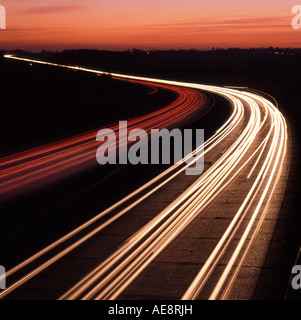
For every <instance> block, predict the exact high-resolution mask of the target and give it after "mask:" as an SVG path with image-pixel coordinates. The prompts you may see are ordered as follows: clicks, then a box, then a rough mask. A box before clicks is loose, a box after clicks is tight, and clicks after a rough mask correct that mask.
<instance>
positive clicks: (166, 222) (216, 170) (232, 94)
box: [0, 56, 290, 300]
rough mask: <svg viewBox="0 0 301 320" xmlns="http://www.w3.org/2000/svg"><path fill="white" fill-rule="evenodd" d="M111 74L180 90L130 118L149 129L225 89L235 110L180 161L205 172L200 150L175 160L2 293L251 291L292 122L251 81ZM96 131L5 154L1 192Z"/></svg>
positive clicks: (201, 295)
mask: <svg viewBox="0 0 301 320" xmlns="http://www.w3.org/2000/svg"><path fill="white" fill-rule="evenodd" d="M6 57H7V58H11V59H18V60H24V61H27V62H31V63H43V64H50V65H54V66H59V67H66V68H73V69H80V70H82V71H87V72H94V73H100V74H101V73H102V72H101V71H97V70H91V69H85V68H79V67H72V66H62V65H57V64H53V63H46V62H40V61H35V60H30V59H23V58H17V57H13V56H6ZM112 76H113V77H117V78H120V79H124V80H129V81H137V82H141V83H144V84H146V85H150V86H153V87H162V86H164V87H165V88H170V89H171V90H176V91H177V92H178V94H179V98H178V100H177V102H176V103H175V104H174V105H172V107H170V106H169V107H167V109H165V110H164V109H163V110H162V112H160V111H158V112H157V113H156V114H155V115H152V116H151V120H150V117H148V116H145V118H143V119H139V122H135V121H136V120H135V119H133V120H132V121H133V125H139V126H140V127H141V126H145V127H143V128H146V130H149V129H150V128H152V127H153V126H157V127H160V128H163V127H166V126H168V125H171V127H173V126H175V125H178V124H179V122H181V121H183V120H184V119H185V118H186V116H187V115H193V114H194V113H195V112H196V111H197V109H199V108H200V109H201V107H202V105H203V104H204V101H205V100H206V94H207V95H208V94H214V95H219V96H221V97H223V98H225V99H227V100H228V101H229V102H230V103H231V106H232V114H231V116H230V117H229V119H228V120H227V121H226V122H225V123H224V124H223V126H222V127H221V128H219V130H217V131H216V132H215V133H214V134H213V135H212V136H211V138H209V139H208V140H207V141H205V143H204V145H201V146H200V147H198V148H197V149H196V150H194V153H193V154H191V155H188V156H187V157H186V158H185V159H183V160H186V162H187V159H188V158H192V157H193V156H194V155H195V154H198V157H204V159H205V170H204V173H203V174H202V175H200V176H187V175H185V169H186V168H187V167H189V166H192V167H193V164H194V162H193V161H196V160H197V159H196V158H193V159H191V160H192V162H191V163H190V164H188V165H187V164H186V162H184V161H180V162H178V163H176V164H175V165H171V166H170V167H169V168H168V169H167V170H165V171H164V172H162V173H161V174H159V175H158V176H156V177H155V178H153V179H152V180H150V181H149V182H148V183H146V184H144V185H142V186H141V187H140V188H138V189H137V190H135V191H134V192H132V193H130V194H129V195H128V196H126V197H125V198H123V199H120V201H119V202H117V203H115V204H114V205H112V206H111V207H109V208H107V209H106V210H104V211H103V212H100V213H99V214H98V215H97V216H95V217H94V218H93V219H91V220H89V221H87V222H86V223H84V224H83V225H81V226H79V227H78V228H77V229H75V230H73V231H72V232H70V233H68V234H67V235H66V236H64V237H62V238H60V239H58V240H57V241H56V242H54V243H53V244H51V245H50V246H48V247H46V248H45V249H44V250H42V251H40V252H38V253H37V254H35V255H33V256H32V257H29V258H28V259H27V260H25V261H24V262H22V263H20V264H19V265H17V266H16V267H14V268H12V269H11V270H8V272H7V282H8V287H7V289H6V290H3V291H1V292H0V298H6V299H14V298H18V299H20V298H21V299H28V298H33V299H35V298H37V299H39V298H47V299H70V300H71V299H84V300H85V299H96V300H113V299H183V300H195V299H212V300H214V299H251V298H252V295H253V292H254V289H255V287H256V285H257V279H258V277H259V275H260V271H261V266H262V263H263V261H264V258H265V255H266V252H267V250H268V247H269V242H270V240H271V237H272V234H273V228H274V226H275V223H276V222H277V218H278V214H279V208H280V206H281V202H282V197H283V194H284V191H285V185H286V179H287V174H288V167H289V161H290V155H289V153H288V143H289V142H288V133H287V126H286V121H285V119H284V117H283V116H282V114H281V113H280V112H279V110H278V109H277V105H276V104H275V103H274V102H272V101H271V100H268V99H267V98H265V97H264V96H263V95H261V94H259V93H255V92H252V91H250V90H246V89H239V88H236V89H231V88H225V87H216V86H208V85H201V84H195V83H182V82H176V81H168V80H162V79H151V78H145V77H136V76H128V75H120V74H112ZM204 93H205V94H204ZM187 97H188V98H187ZM179 99H180V100H179ZM177 108H178V109H177ZM175 110H176V111H175ZM166 114H168V116H167V117H166V116H165V115H166ZM169 121H171V122H169ZM93 137H94V138H93ZM93 139H95V132H93V133H89V134H87V135H82V136H77V137H73V138H71V139H67V140H65V141H62V142H60V144H59V145H58V144H54V145H48V146H46V147H41V148H37V149H35V150H30V151H29V152H24V153H21V154H18V155H13V156H11V157H8V158H5V159H4V160H3V159H2V160H3V163H2V165H1V168H3V170H4V171H3V172H4V174H7V178H4V179H2V178H1V181H2V182H1V183H2V184H1V187H2V188H3V191H2V192H11V191H12V190H13V189H15V188H19V187H20V186H24V184H27V183H28V182H31V180H29V179H43V177H44V175H45V174H46V175H47V174H49V173H50V172H51V170H56V169H55V168H56V167H55V166H56V164H58V167H59V168H61V161H62V163H65V161H67V163H68V165H72V166H73V165H75V164H77V161H81V159H82V157H83V156H84V157H86V156H87V157H94V156H95V151H94V152H92V153H91V148H92V150H93V147H92V144H93V146H94V147H95V142H94V141H93ZM32 152H34V154H33V153H32ZM85 160H86V159H85ZM47 168H48V169H47ZM49 168H50V170H49ZM138 225H139V227H137V226H138ZM87 261H88V262H87Z"/></svg>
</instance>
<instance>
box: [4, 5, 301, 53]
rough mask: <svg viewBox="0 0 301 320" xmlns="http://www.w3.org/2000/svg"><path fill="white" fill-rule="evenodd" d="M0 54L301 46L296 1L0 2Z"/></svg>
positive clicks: (300, 31)
mask: <svg viewBox="0 0 301 320" xmlns="http://www.w3.org/2000/svg"><path fill="white" fill-rule="evenodd" d="M0 4H1V5H3V6H4V7H5V8H6V19H7V26H6V27H7V29H6V30H0V49H16V48H21V49H26V50H32V51H40V50H42V49H45V50H63V49H68V48H91V49H94V48H96V49H108V50H124V49H132V48H141V49H170V48H174V49H180V48H184V49H186V48H195V49H208V48H211V47H223V48H228V47H242V48H245V47H268V46H279V47H301V30H293V28H292V26H291V20H292V18H293V16H294V15H293V14H292V13H291V11H292V7H293V6H294V5H296V4H300V5H301V0H300V1H299V3H298V0H294V1H292V0H81V1H80V0H0Z"/></svg>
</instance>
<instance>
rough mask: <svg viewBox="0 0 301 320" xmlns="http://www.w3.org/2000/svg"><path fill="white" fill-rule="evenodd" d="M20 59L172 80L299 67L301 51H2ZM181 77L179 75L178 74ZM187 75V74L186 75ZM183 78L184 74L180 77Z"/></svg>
mask: <svg viewBox="0 0 301 320" xmlns="http://www.w3.org/2000/svg"><path fill="white" fill-rule="evenodd" d="M1 52H2V54H3V53H8V52H9V53H13V54H16V55H19V56H23V57H35V58H39V59H44V60H48V61H56V62H59V63H69V64H74V65H83V66H89V67H95V68H96V67H97V68H102V69H105V70H106V71H108V72H120V71H122V72H131V73H132V72H136V73H143V74H145V73H147V74H156V75H157V74H158V71H159V73H160V74H162V75H169V76H172V75H173V73H178V72H177V71H179V70H181V71H183V70H187V71H191V72H190V73H189V75H190V76H192V75H193V73H194V72H193V70H202V69H206V68H216V67H226V68H230V67H243V68H252V67H256V68H258V67H266V68H267V67H269V66H270V67H274V66H275V65H277V63H280V65H281V66H287V67H289V66H292V65H294V66H295V65H296V64H298V65H299V66H300V67H301V60H300V56H301V49H298V48H273V47H269V48H250V49H239V48H229V49H222V48H212V49H211V50H206V51H200V50H195V49H191V50H150V51H145V50H140V49H132V50H127V51H106V50H90V49H76V50H65V51H61V52H58V51H46V50H42V51H41V52H39V53H32V52H30V51H24V50H14V51H4V50H2V51H1ZM181 73H182V72H181ZM185 73H186V72H185ZM182 75H183V73H182Z"/></svg>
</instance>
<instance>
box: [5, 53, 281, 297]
mask: <svg viewBox="0 0 301 320" xmlns="http://www.w3.org/2000/svg"><path fill="white" fill-rule="evenodd" d="M7 57H8V56H7ZM8 58H13V59H17V60H24V61H28V62H35V63H42V64H49V65H53V66H60V67H67V68H72V69H76V70H83V71H87V72H94V73H97V74H103V72H101V71H98V70H91V69H85V68H79V67H70V66H65V65H57V64H53V63H46V62H40V61H35V60H31V59H22V58H17V57H12V56H9V57H8ZM112 76H114V77H117V78H123V79H128V80H131V81H143V82H145V83H146V84H147V82H150V83H151V85H152V86H153V85H154V86H156V87H157V86H158V85H159V84H162V85H164V86H173V88H174V87H183V88H190V89H197V90H202V91H207V92H211V93H214V94H218V95H221V96H223V97H225V98H226V99H228V100H229V101H231V104H232V106H233V113H232V115H231V117H230V118H229V119H228V121H226V123H225V124H224V125H223V126H222V127H221V128H220V129H219V130H218V131H217V132H216V133H215V134H214V135H213V136H212V137H211V138H210V139H209V140H208V141H206V142H205V144H204V145H203V146H201V147H200V148H204V150H205V151H204V152H203V153H202V154H201V155H199V157H202V156H204V154H206V153H207V152H210V151H211V150H215V149H218V148H219V147H220V145H221V144H222V143H223V142H224V141H226V140H227V138H228V137H229V136H230V135H231V134H232V132H234V130H235V129H236V128H237V127H238V125H242V123H244V122H246V123H245V124H244V127H243V130H242V131H241V132H240V133H239V135H238V137H237V138H236V140H235V141H234V142H233V143H232V145H231V146H230V147H229V148H227V149H226V150H225V152H224V153H222V155H221V156H220V158H218V159H217V161H216V162H215V163H214V164H213V165H212V166H211V167H210V168H208V169H207V170H206V171H205V172H204V174H203V175H202V176H200V177H199V179H197V181H195V183H194V184H192V185H191V186H190V187H189V188H188V189H187V190H186V191H185V192H184V193H183V194H182V195H181V196H180V197H178V198H177V199H176V200H175V201H174V202H172V203H171V204H170V205H169V206H168V207H167V208H166V209H164V210H163V211H162V212H160V213H159V214H158V215H157V216H156V217H155V218H154V219H153V220H152V221H150V222H149V223H148V224H147V225H146V226H144V227H143V228H142V229H140V230H139V231H138V232H136V233H135V234H134V235H133V236H132V237H131V238H130V239H129V240H128V241H126V242H125V243H123V244H122V246H121V247H120V248H119V249H118V250H117V251H115V252H113V253H112V255H111V256H109V257H108V258H107V259H106V260H105V261H103V262H102V263H101V264H100V265H99V266H98V267H96V268H95V269H94V270H93V271H92V272H90V273H89V274H88V275H86V276H85V277H84V278H83V279H82V280H81V281H79V282H78V283H76V284H75V285H74V286H73V287H72V288H71V289H70V290H68V292H66V293H65V294H64V295H63V296H61V297H60V299H116V298H117V297H118V296H119V295H120V294H121V293H122V292H123V291H124V290H125V289H126V288H127V287H128V286H129V285H130V284H131V283H132V282H133V281H134V280H135V279H136V278H137V277H138V276H139V275H140V274H141V273H142V272H143V270H145V268H147V267H148V266H149V264H150V263H151V262H152V261H154V259H155V258H156V257H157V256H158V255H159V254H160V253H161V252H162V251H163V250H165V249H166V248H167V246H168V245H169V244H170V243H171V242H172V241H173V240H174V239H176V238H177V237H178V236H179V235H180V234H181V233H182V232H183V230H185V228H186V227H187V226H188V225H189V224H190V223H191V222H192V221H193V220H194V219H195V218H196V217H199V216H200V215H201V214H202V212H204V210H205V209H206V208H207V207H208V206H209V204H210V203H211V202H213V201H214V200H215V199H216V197H218V195H219V194H220V193H221V192H222V191H223V190H225V189H226V188H227V187H228V186H229V185H230V183H232V182H233V181H235V180H236V179H238V178H239V177H240V176H241V175H242V174H243V171H244V169H245V168H247V167H248V166H251V170H250V171H249V174H248V175H247V176H246V179H248V180H252V179H253V180H252V181H251V182H250V188H249V192H248V194H247V196H246V197H245V198H244V199H243V201H242V204H241V206H240V208H239V210H238V211H237V212H236V213H235V214H234V216H233V219H232V221H231V223H230V224H229V226H228V228H227V229H226V231H225V232H224V234H223V235H222V237H221V238H220V240H219V241H218V243H217V245H216V246H215V248H214V250H213V251H212V253H211V254H210V255H209V257H208V259H207V261H206V262H205V264H204V265H203V267H202V268H201V270H200V272H199V273H198V274H197V276H196V277H195V279H194V280H193V281H192V283H191V285H190V286H189V288H188V289H187V290H186V292H185V293H184V295H183V297H182V299H183V300H186V299H197V298H198V296H199V294H200V292H201V291H202V289H203V288H204V286H205V285H206V283H207V281H208V279H209V278H210V277H211V276H212V274H213V273H214V270H215V269H216V267H217V266H218V264H219V263H220V261H221V259H222V257H223V256H224V254H225V252H226V251H227V250H229V248H230V244H232V243H233V241H232V240H233V239H234V237H235V235H236V234H237V232H238V230H239V229H240V228H242V226H243V222H244V221H245V219H246V217H248V219H249V222H248V224H247V226H246V227H245V229H244V231H243V235H242V237H241V238H240V240H239V242H238V244H237V245H236V246H235V248H234V250H233V252H232V255H231V258H230V259H229V261H228V262H227V265H226V267H225V269H224V271H223V273H222V275H221V276H220V277H219V279H218V281H217V283H216V285H215V287H214V289H213V291H212V293H211V295H210V297H209V299H225V298H227V296H228V295H229V292H230V291H231V288H232V287H233V285H234V283H235V279H236V277H237V274H238V273H239V270H240V268H241V266H242V264H243V261H244V259H245V257H246V256H247V253H248V252H249V249H250V247H251V245H252V243H253V241H254V239H255V237H256V235H257V233H258V231H259V229H260V226H261V224H262V220H263V219H264V216H265V214H266V211H267V208H268V207H269V204H270V202H271V201H272V198H273V194H274V191H275V189H276V185H277V181H278V180H279V177H280V174H281V171H282V167H283V163H284V157H285V153H286V144H287V128H286V123H285V119H284V117H283V116H282V114H281V113H280V112H279V110H278V109H277V108H276V107H275V105H274V104H273V103H271V102H270V101H268V100H267V99H265V98H263V97H262V96H259V95H258V94H254V93H250V92H248V91H243V90H235V89H230V88H223V87H215V86H207V85H200V84H195V83H184V82H177V81H167V80H161V79H152V78H146V77H136V76H129V75H120V74H112ZM186 93H187V91H186ZM198 103H199V101H198ZM185 112H187V109H185V110H183V114H185ZM145 120H146V121H148V119H144V121H145ZM161 120H163V122H164V119H161ZM246 120H247V121H246ZM150 125H153V122H150ZM150 128H151V127H150ZM77 138H78V137H76V138H75V140H76V139H77ZM80 139H82V140H81V141H84V142H85V141H86V137H82V136H81V137H80ZM72 143H73V141H72V142H71V143H70V141H69V140H65V141H62V142H61V145H60V146H59V147H58V146H56V145H49V146H48V148H49V150H50V151H56V152H58V151H59V149H60V148H64V147H65V146H66V145H67V146H72V145H73V144H72ZM62 146H63V147H62ZM197 151H199V149H197V150H195V151H194V153H193V154H196V153H197ZM34 152H36V154H37V155H41V154H42V155H43V154H44V153H47V152H48V151H47V152H45V150H42V149H39V148H37V149H35V150H34ZM18 156H19V157H21V158H22V160H23V159H28V158H29V159H30V153H26V152H25V153H21V154H19V155H18ZM44 156H45V155H44ZM46 157H47V155H46ZM186 158H187V157H186ZM183 160H184V159H183ZM253 160H255V161H254V163H253V164H252V161H253ZM6 161H7V163H9V164H10V163H14V162H15V158H13V157H9V158H7V159H6ZM32 161H34V160H32ZM46 161H47V158H46ZM193 161H197V159H193ZM183 162H184V161H181V162H179V163H177V164H175V165H173V166H171V167H170V168H169V169H167V170H166V171H164V172H163V173H162V174H160V175H158V176H157V177H155V178H154V179H152V180H151V181H150V182H148V183H146V184H145V185H143V186H141V187H140V188H138V189H137V190H136V191H134V192H133V193H131V194H130V195H128V196H127V197H125V198H123V199H122V200H120V201H119V202H117V203H116V204H114V205H113V206H111V207H110V208H108V209H107V210H105V211H103V212H102V213H100V214H99V215H97V216H96V217H94V218H93V219H91V220H89V221H88V222H87V223H85V224H83V225H82V226H80V227H78V228H77V229H75V230H73V231H72V232H70V233H69V234H67V235H66V236H64V237H62V238H61V239H59V240H58V241H56V242H54V243H53V244H51V245H50V246H48V247H47V248H45V249H44V250H42V251H40V252H39V253H37V254H36V255H34V256H32V257H31V258H29V259H27V260H26V261H24V262H23V263H21V264H19V265H18V266H16V267H15V268H13V269H12V270H10V271H8V272H7V275H8V276H10V275H12V274H13V273H15V272H17V271H19V270H20V269H22V268H23V267H24V266H27V265H28V264H30V263H31V262H33V261H35V260H36V259H37V258H40V257H42V256H43V255H44V254H45V253H47V252H49V251H51V250H53V249H54V248H56V247H57V246H58V245H61V244H62V243H64V242H65V241H66V240H68V239H71V238H72V237H74V236H75V235H77V234H78V233H79V232H81V231H83V230H85V229H86V228H87V227H88V226H91V225H93V223H95V222H97V221H98V220H99V219H101V218H102V217H104V216H105V215H106V214H108V213H109V212H112V211H114V210H117V209H118V208H119V207H120V206H121V205H123V204H126V203H128V202H130V200H131V199H133V198H134V197H135V196H137V195H139V194H140V193H142V192H144V191H146V190H148V189H149V188H150V187H151V186H152V189H151V190H150V191H147V192H146V193H145V194H142V195H141V196H140V198H139V199H138V200H135V201H134V202H132V203H129V204H128V205H127V207H126V208H124V209H122V210H121V211H119V212H117V213H115V214H114V215H113V216H112V217H111V218H110V219H109V220H108V221H106V222H105V223H102V224H100V225H99V226H97V227H96V228H95V229H94V230H93V231H92V232H90V233H88V234H87V235H85V236H83V237H82V238H80V239H79V240H77V241H75V242H74V243H73V244H72V245H70V246H69V247H67V248H65V249H64V250H62V251H61V252H60V253H58V254H56V255H55V256H53V258H51V259H49V260H47V261H46V262H45V263H43V264H42V265H41V266H40V267H38V268H36V269H34V270H33V271H32V272H31V273H29V274H28V275H27V276H25V277H23V278H21V279H20V280H19V281H17V282H16V283H14V284H13V285H11V286H10V287H9V288H7V289H6V290H4V291H3V292H1V293H0V298H2V297H5V296H6V295H7V294H9V293H10V292H12V291H14V290H15V289H16V288H18V287H19V286H20V285H22V284H24V283H25V282H27V281H28V280H30V279H31V278H32V277H34V276H36V275H37V274H39V273H40V272H41V271H43V270H45V269H46V268H47V267H49V266H50V265H52V264H53V263H54V262H56V261H57V260H59V259H60V258H62V257H63V256H65V255H66V254H68V253H69V252H71V251H72V250H74V249H75V248H77V247H78V246H79V245H82V244H83V243H84V242H85V241H87V240H88V239H90V238H91V237H92V236H94V235H95V234H96V233H97V232H99V231H100V230H102V229H103V228H105V227H106V226H107V225H109V224H110V223H112V222H113V221H115V220H117V219H118V218H119V217H121V216H122V215H123V214H125V213H126V212H128V211H129V210H131V209H132V208H133V207H135V206H136V205H137V204H139V203H141V202H142V201H143V200H144V199H146V198H147V197H149V196H150V195H151V194H153V193H154V192H155V191H157V190H159V189H160V188H162V187H164V186H165V185H166V184H167V183H168V182H169V181H171V180H172V179H174V178H175V177H176V176H178V175H179V174H181V173H182V172H183V171H184V170H185V168H187V167H188V166H191V165H193V163H194V162H192V163H190V164H189V165H183ZM20 169H22V167H21V168H20ZM255 169H258V170H255ZM257 171H258V172H257ZM8 173H9V172H8ZM253 176H254V177H253ZM235 264H236V265H237V266H236V265H235Z"/></svg>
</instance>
